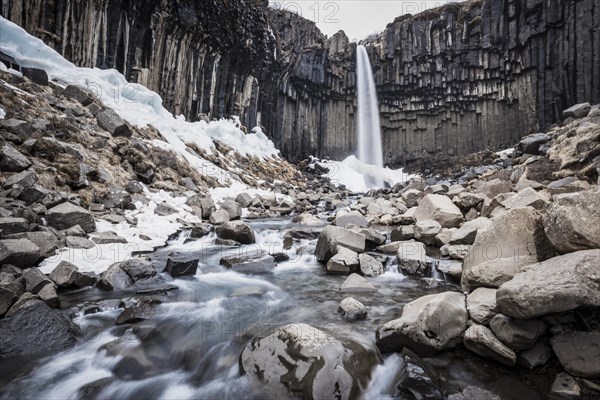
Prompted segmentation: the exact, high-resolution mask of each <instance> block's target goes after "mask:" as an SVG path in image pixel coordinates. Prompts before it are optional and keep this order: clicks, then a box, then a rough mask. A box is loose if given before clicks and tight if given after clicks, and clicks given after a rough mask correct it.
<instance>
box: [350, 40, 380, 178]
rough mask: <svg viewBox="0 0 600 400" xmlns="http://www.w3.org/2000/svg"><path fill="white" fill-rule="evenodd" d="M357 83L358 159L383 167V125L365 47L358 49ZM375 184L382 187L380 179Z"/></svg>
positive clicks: (360, 46)
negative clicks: (380, 121)
mask: <svg viewBox="0 0 600 400" xmlns="http://www.w3.org/2000/svg"><path fill="white" fill-rule="evenodd" d="M356 82H357V95H358V122H357V126H356V130H357V137H358V152H357V153H358V154H357V156H358V159H359V160H360V161H362V162H363V163H365V164H371V165H375V166H377V167H383V152H382V149H381V125H380V123H379V105H378V103H377V91H376V90H375V79H373V70H372V69H371V62H370V61H369V56H368V54H367V49H366V48H365V46H362V45H359V46H358V47H357V49H356ZM372 178H374V179H376V180H377V181H376V182H372V183H373V184H375V185H377V186H379V187H381V186H382V184H383V182H382V179H381V178H380V177H372Z"/></svg>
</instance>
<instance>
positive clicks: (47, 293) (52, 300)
mask: <svg viewBox="0 0 600 400" xmlns="http://www.w3.org/2000/svg"><path fill="white" fill-rule="evenodd" d="M37 296H38V297H39V298H40V300H43V301H45V302H46V304H48V305H49V306H50V307H54V308H59V307H60V299H59V298H58V293H56V286H54V284H52V283H48V284H47V285H45V286H44V287H43V288H41V289H40V291H39V292H38V293H37Z"/></svg>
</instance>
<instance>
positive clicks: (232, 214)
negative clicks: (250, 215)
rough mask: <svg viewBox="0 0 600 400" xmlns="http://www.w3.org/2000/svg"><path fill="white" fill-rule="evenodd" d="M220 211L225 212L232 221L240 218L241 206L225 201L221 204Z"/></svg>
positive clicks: (231, 201)
mask: <svg viewBox="0 0 600 400" xmlns="http://www.w3.org/2000/svg"><path fill="white" fill-rule="evenodd" d="M221 209H222V210H225V211H226V212H227V215H228V216H229V220H230V221H234V220H236V219H240V218H241V217H242V206H240V205H239V204H238V203H236V202H235V201H233V200H225V201H224V202H223V203H222V204H221Z"/></svg>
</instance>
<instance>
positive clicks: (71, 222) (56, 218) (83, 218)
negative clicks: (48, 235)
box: [46, 202, 96, 233]
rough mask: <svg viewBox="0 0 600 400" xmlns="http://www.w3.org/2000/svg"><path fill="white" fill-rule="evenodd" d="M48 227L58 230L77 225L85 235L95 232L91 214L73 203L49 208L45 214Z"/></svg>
mask: <svg viewBox="0 0 600 400" xmlns="http://www.w3.org/2000/svg"><path fill="white" fill-rule="evenodd" d="M46 218H47V219H48V225H50V226H51V227H53V228H56V229H58V230H62V229H68V228H70V227H72V226H75V225H79V226H80V227H81V229H83V230H84V231H85V232H86V233H89V232H94V231H95V230H96V223H95V222H94V217H93V216H92V214H91V213H90V212H89V211H88V210H86V209H84V208H82V207H79V206H77V205H75V204H73V203H68V202H67V203H62V204H59V205H57V206H56V207H53V208H51V209H50V210H48V212H47V213H46Z"/></svg>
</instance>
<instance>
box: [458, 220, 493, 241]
mask: <svg viewBox="0 0 600 400" xmlns="http://www.w3.org/2000/svg"><path fill="white" fill-rule="evenodd" d="M490 225H491V221H490V220H489V219H488V218H484V217H479V218H475V219H474V220H471V221H469V222H467V223H465V224H463V226H461V227H460V228H459V229H457V230H455V231H454V232H452V236H451V237H450V241H449V243H450V244H451V245H460V244H463V245H464V244H467V245H468V244H473V243H474V242H475V238H476V237H477V232H478V231H479V230H480V229H481V230H483V229H486V228H488V227H489V226H490Z"/></svg>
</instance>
